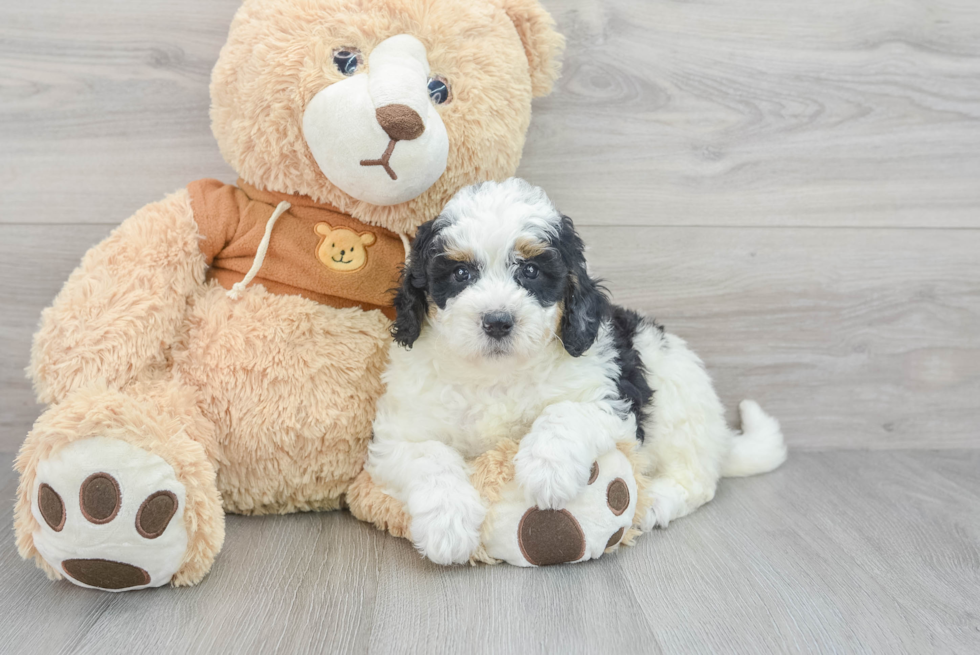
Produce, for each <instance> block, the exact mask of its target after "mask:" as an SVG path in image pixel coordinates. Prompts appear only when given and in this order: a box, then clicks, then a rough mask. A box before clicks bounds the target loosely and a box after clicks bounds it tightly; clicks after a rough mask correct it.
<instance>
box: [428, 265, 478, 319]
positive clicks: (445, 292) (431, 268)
mask: <svg viewBox="0 0 980 655" xmlns="http://www.w3.org/2000/svg"><path fill="white" fill-rule="evenodd" d="M460 268H463V269H466V272H467V274H468V275H469V278H468V279H466V280H459V279H457V277H456V271H457V269H460ZM426 275H427V276H428V279H429V295H430V296H431V297H432V302H434V303H435V304H436V306H438V307H439V309H445V308H446V302H447V301H448V300H449V299H450V298H455V297H456V296H458V295H459V294H460V293H462V292H463V290H464V289H465V288H466V287H468V286H469V285H471V284H473V283H474V282H476V281H477V280H478V279H479V278H480V268H479V266H477V265H476V264H475V263H473V262H461V261H458V260H455V259H449V258H448V257H445V256H444V255H443V254H442V253H439V254H436V255H434V256H433V257H431V259H430V261H429V265H428V266H427V267H426Z"/></svg>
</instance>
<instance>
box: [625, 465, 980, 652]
mask: <svg viewBox="0 0 980 655" xmlns="http://www.w3.org/2000/svg"><path fill="white" fill-rule="evenodd" d="M953 456H954V455H953V453H952V452H950V453H938V454H937V453H932V452H929V453H916V454H914V455H913V454H911V453H899V454H896V453H875V454H870V453H856V452H851V453H847V452H827V453H820V454H809V453H800V452H796V453H792V454H791V457H790V460H789V462H788V463H787V465H786V466H785V467H784V468H782V469H780V470H778V471H776V472H775V473H772V474H770V475H768V476H760V477H759V478H753V479H748V480H744V481H726V482H724V483H723V484H722V487H721V490H720V492H719V495H718V497H717V498H716V500H715V501H714V502H713V503H711V504H710V505H708V506H706V507H704V508H703V509H702V510H699V512H698V513H697V514H695V515H694V516H692V517H691V518H689V519H682V520H681V521H678V522H676V523H675V524H673V525H671V527H670V528H668V530H666V531H665V532H662V533H655V534H652V535H648V536H649V537H651V539H650V541H649V542H648V544H643V546H648V545H649V546H650V547H651V549H652V550H655V552H656V556H655V557H651V556H650V554H649V553H650V551H644V549H643V548H636V549H633V550H630V551H626V552H624V553H623V554H622V560H621V563H620V564H621V566H622V567H623V568H626V569H629V570H631V571H632V572H633V575H631V576H629V578H628V579H629V582H630V586H631V589H632V590H633V592H634V593H635V594H636V595H637V597H638V599H639V600H640V602H641V604H642V605H643V607H644V609H645V611H646V612H647V615H648V616H651V617H657V619H659V620H652V621H651V622H652V623H653V624H654V625H655V626H656V627H657V636H658V638H659V639H660V641H661V643H662V644H664V648H665V650H667V651H668V652H733V653H758V652H780V653H785V652H802V653H814V652H849V653H926V652H943V653H971V652H976V650H977V648H980V630H978V628H980V623H978V621H977V615H976V608H977V607H978V606H980V584H978V583H980V550H978V546H977V544H978V538H980V503H978V501H980V484H978V479H977V476H976V474H975V472H976V470H977V467H978V466H980V453H977V452H976V451H969V452H957V453H956V455H955V457H957V458H959V459H961V460H963V461H964V462H967V463H968V465H969V466H972V467H973V474H972V475H970V474H968V475H962V471H961V475H959V476H958V479H957V480H955V481H950V480H949V479H948V478H947V475H948V473H947V471H948V468H947V460H948V458H950V457H953ZM934 462H935V464H934ZM679 607H682V608H683V611H682V612H680V611H678V608H679Z"/></svg>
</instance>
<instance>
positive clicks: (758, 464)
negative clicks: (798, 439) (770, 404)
mask: <svg viewBox="0 0 980 655" xmlns="http://www.w3.org/2000/svg"><path fill="white" fill-rule="evenodd" d="M738 410H739V413H740V414H741V415H742V431H741V434H738V433H736V435H735V438H734V440H733V441H732V450H731V452H730V453H729V455H728V459H727V460H726V461H725V463H724V464H723V465H722V467H721V474H722V476H724V477H726V478H740V477H744V476H746V475H756V474H758V473H768V472H769V471H772V470H773V469H775V468H777V467H778V466H779V465H780V464H782V463H783V462H785V461H786V443H785V442H784V441H783V433H782V431H781V430H780V429H779V421H777V420H776V419H774V418H773V417H771V416H769V415H768V414H766V413H765V412H764V411H762V408H761V407H759V403H757V402H755V401H754V400H743V401H742V402H741V403H739V405H738Z"/></svg>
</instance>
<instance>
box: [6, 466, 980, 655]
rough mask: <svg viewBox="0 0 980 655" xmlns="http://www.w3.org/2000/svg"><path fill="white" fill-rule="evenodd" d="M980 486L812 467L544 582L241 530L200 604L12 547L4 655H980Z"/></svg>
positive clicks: (359, 541) (399, 551) (357, 529)
mask: <svg viewBox="0 0 980 655" xmlns="http://www.w3.org/2000/svg"><path fill="white" fill-rule="evenodd" d="M8 463H9V458H5V461H4V462H3V464H4V465H3V466H2V468H0V489H2V490H3V497H4V498H5V499H7V502H6V503H5V504H4V509H3V510H0V512H2V514H0V518H2V519H3V520H6V521H9V520H10V509H9V508H10V505H11V504H12V500H13V498H12V496H13V484H14V477H13V475H12V473H11V472H10V469H9V466H8V465H7V464H8ZM978 467H980V452H977V451H955V450H952V451H946V452H935V451H922V452H915V453H912V452H882V451H879V452H825V453H805V452H794V453H792V454H791V457H790V460H789V461H788V463H787V464H786V465H785V466H784V467H783V468H782V469H780V470H779V471H777V472H775V473H772V474H769V475H765V476H759V477H757V478H748V479H740V480H726V481H723V483H722V485H721V487H720V490H719V494H718V496H717V497H716V498H715V500H714V501H713V502H712V503H710V504H709V505H707V506H705V507H704V508H702V509H701V510H699V511H698V512H696V513H695V514H693V515H692V516H690V517H688V518H685V519H682V520H680V521H676V522H675V523H673V524H672V525H671V526H670V527H669V528H668V529H667V530H662V531H656V532H653V533H650V534H648V535H644V536H643V537H641V539H640V540H639V541H638V543H637V545H636V546H635V547H633V548H629V549H621V550H620V552H619V553H618V554H616V555H613V556H610V557H604V558H603V559H601V560H599V561H596V562H592V563H589V564H581V565H573V566H560V567H550V568H545V569H534V570H525V569H517V568H513V567H508V566H499V567H473V568H471V567H459V568H451V569H442V568H438V567H435V566H433V565H431V564H429V563H427V562H425V561H423V560H422V559H421V558H419V557H418V555H416V554H415V552H414V551H413V549H412V547H411V545H410V544H409V543H408V542H406V541H403V540H398V539H394V538H391V537H387V536H385V535H383V534H381V533H380V532H377V531H375V530H374V529H373V528H371V527H369V526H367V525H364V524H360V523H358V522H357V521H355V520H354V519H353V518H352V517H350V516H349V515H347V514H346V513H342V512H334V513H325V514H306V515H293V516H287V517H231V518H230V519H229V532H228V538H227V540H226V545H225V549H224V551H223V552H222V553H221V554H220V556H219V558H218V560H217V562H216V564H215V567H214V569H213V571H212V573H211V574H210V575H209V576H208V577H207V578H205V580H204V581H203V582H202V583H201V584H200V585H198V586H197V587H193V588H189V589H169V588H164V589H158V590H152V591H143V592H135V593H126V594H121V595H110V594H107V593H102V592H96V591H88V590H82V589H79V588H76V587H74V586H73V585H71V584H70V583H68V582H64V581H62V582H59V583H51V582H48V581H47V580H45V579H44V577H43V576H42V575H41V574H40V572H38V571H37V570H35V569H34V568H33V566H32V565H30V564H28V563H26V562H22V561H20V560H18V559H17V557H16V553H15V551H14V548H13V534H12V532H11V531H9V530H7V531H3V532H2V533H0V587H2V588H3V589H4V591H5V592H6V593H4V594H2V595H0V612H2V613H3V616H4V619H5V620H4V621H3V622H2V623H0V636H3V637H4V639H3V641H2V642H0V644H2V645H0V651H3V652H63V653H74V652H99V653H101V654H102V655H107V654H110V653H117V652H119V653H121V652H136V651H138V652H147V653H157V652H159V653H168V652H202V653H203V652H211V653H225V652H228V653H240V652H245V653H253V652H254V653H257V652H263V653H273V652H300V653H306V652H310V653H312V652H365V651H368V652H379V653H387V652H396V653H401V652H431V653H449V652H460V651H465V652H471V653H512V652H523V653H529V654H533V653H546V652H570V653H587V652H644V653H650V652H665V653H681V652H683V653H711V652H728V653H752V654H755V653H787V652H805V653H832V652H852V653H924V652H942V653H964V654H966V653H975V652H976V651H977V650H978V649H980V623H978V617H977V614H976V608H977V607H978V606H980V549H978V543H980V479H978V478H977V476H976V471H977V470H978Z"/></svg>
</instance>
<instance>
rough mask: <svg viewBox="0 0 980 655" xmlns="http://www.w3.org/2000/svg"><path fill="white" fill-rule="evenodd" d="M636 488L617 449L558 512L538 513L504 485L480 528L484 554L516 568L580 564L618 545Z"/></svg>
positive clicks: (513, 485) (633, 507)
mask: <svg viewBox="0 0 980 655" xmlns="http://www.w3.org/2000/svg"><path fill="white" fill-rule="evenodd" d="M636 503H637V486H636V479H635V477H634V475H633V468H632V464H631V463H630V461H629V459H628V458H627V456H626V455H625V454H624V453H623V452H622V451H621V450H619V449H615V450H612V451H610V452H608V453H606V454H605V455H602V456H601V457H599V459H598V460H596V462H595V463H594V464H593V466H592V474H591V476H590V478H589V484H588V485H587V486H586V488H585V490H584V491H583V492H582V493H581V494H579V496H577V497H576V498H573V499H572V500H571V501H570V502H569V503H568V504H567V505H566V506H565V507H564V508H563V509H560V510H554V509H538V508H537V507H536V506H533V505H530V504H529V503H528V502H527V501H526V500H525V494H524V491H523V490H522V489H521V488H520V486H519V485H518V484H517V482H516V481H513V480H512V481H510V482H509V483H507V484H506V485H505V486H504V487H503V488H502V489H501V491H500V500H499V501H497V502H496V503H494V504H493V505H491V507H490V511H489V513H488V515H487V519H486V521H485V522H484V525H483V545H484V549H485V551H486V554H487V555H489V556H490V557H491V558H493V559H497V560H503V561H505V562H507V563H509V564H514V565H517V566H545V565H548V564H562V563H565V562H581V561H585V560H589V559H595V558H597V557H599V556H601V555H602V554H603V553H604V552H605V551H606V549H608V548H612V547H614V546H616V545H618V544H619V543H620V541H621V540H622V539H623V536H624V534H625V533H626V532H627V531H628V530H629V529H630V528H631V526H632V524H633V516H634V514H635V511H636Z"/></svg>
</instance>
